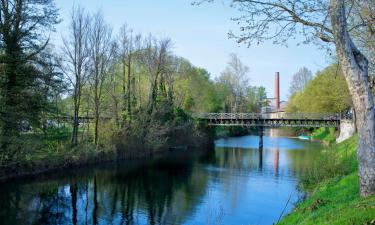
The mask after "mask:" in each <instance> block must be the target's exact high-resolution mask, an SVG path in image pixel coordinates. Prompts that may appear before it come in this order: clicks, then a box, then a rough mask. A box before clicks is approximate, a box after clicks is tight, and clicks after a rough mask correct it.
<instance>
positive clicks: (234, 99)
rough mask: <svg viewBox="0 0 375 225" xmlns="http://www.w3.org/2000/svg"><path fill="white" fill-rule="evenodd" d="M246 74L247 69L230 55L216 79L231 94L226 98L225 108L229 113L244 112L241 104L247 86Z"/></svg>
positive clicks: (235, 56)
mask: <svg viewBox="0 0 375 225" xmlns="http://www.w3.org/2000/svg"><path fill="white" fill-rule="evenodd" d="M248 73H249V67H247V66H246V65H244V64H243V63H242V62H241V60H240V59H239V58H238V56H237V55H236V54H233V53H232V54H231V55H230V60H229V62H228V65H227V67H226V68H225V70H224V71H223V72H222V73H221V75H220V77H219V78H218V82H219V83H221V84H222V85H224V86H225V87H226V88H227V89H228V90H229V91H230V93H231V94H230V95H229V96H227V104H228V105H227V108H228V110H229V111H231V112H240V111H243V110H244V107H243V104H242V103H243V102H244V98H245V95H246V90H247V88H248V85H249V79H248V78H247V76H248Z"/></svg>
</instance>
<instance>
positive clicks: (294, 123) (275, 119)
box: [193, 113, 342, 127]
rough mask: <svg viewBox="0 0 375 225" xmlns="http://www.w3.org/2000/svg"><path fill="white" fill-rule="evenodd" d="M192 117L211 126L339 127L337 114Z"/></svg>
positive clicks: (198, 115) (197, 114)
mask: <svg viewBox="0 0 375 225" xmlns="http://www.w3.org/2000/svg"><path fill="white" fill-rule="evenodd" d="M193 117H194V118H197V119H200V120H204V121H206V122H207V123H208V125H211V126H262V127H339V126H340V121H341V119H342V117H341V116H340V115H339V114H317V113H314V114H300V113H298V114H296V113H293V114H290V113H264V114H262V113H196V114H193Z"/></svg>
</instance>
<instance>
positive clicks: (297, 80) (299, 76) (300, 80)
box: [289, 67, 312, 96]
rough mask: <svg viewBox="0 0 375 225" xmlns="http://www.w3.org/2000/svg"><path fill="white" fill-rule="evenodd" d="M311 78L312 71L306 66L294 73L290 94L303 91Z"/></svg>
mask: <svg viewBox="0 0 375 225" xmlns="http://www.w3.org/2000/svg"><path fill="white" fill-rule="evenodd" d="M311 79H312V73H311V71H310V70H308V69H307V68H306V67H302V68H301V69H299V71H298V72H297V73H295V74H294V75H293V78H292V83H291V84H290V87H289V96H293V95H294V94H295V93H296V92H299V91H302V90H303V88H305V86H306V85H307V84H308V83H309V82H310V80H311Z"/></svg>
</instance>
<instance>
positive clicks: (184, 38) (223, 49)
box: [55, 0, 329, 100]
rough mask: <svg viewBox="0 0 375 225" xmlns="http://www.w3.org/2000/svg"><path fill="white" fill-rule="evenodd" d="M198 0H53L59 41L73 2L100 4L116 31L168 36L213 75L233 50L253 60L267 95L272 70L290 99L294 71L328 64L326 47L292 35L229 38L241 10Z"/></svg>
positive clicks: (256, 80)
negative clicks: (283, 41) (273, 39)
mask: <svg viewBox="0 0 375 225" xmlns="http://www.w3.org/2000/svg"><path fill="white" fill-rule="evenodd" d="M193 1H194V0H55V2H56V5H57V7H58V8H59V9H60V16H61V19H62V20H63V21H62V22H61V23H60V24H59V25H58V27H57V31H58V34H57V35H56V37H55V42H56V43H57V44H58V43H59V42H60V41H59V40H60V37H61V34H64V33H66V30H67V26H68V22H69V16H70V11H71V9H72V7H73V5H74V4H75V5H81V6H83V7H84V8H85V9H86V10H87V11H89V12H96V11H97V10H101V11H102V12H103V14H104V17H105V19H106V20H107V22H108V23H109V24H111V25H112V26H113V29H114V33H117V31H118V30H119V28H120V27H121V25H122V24H124V23H126V24H128V25H129V26H130V27H132V28H133V30H134V31H136V32H141V33H143V34H149V33H151V34H153V35H156V36H157V37H161V38H163V37H169V38H171V39H172V41H173V43H174V52H175V54H176V55H178V56H181V57H184V58H186V59H188V60H189V61H190V62H192V63H193V64H194V65H195V66H199V67H202V68H205V69H207V70H208V71H209V72H210V74H211V77H212V78H214V77H216V76H218V75H219V74H220V72H221V71H223V70H224V68H225V66H226V62H227V61H228V58H229V54H230V53H236V54H238V56H239V57H240V58H241V60H242V61H243V63H244V64H246V65H247V66H249V68H250V73H249V79H250V82H251V84H252V85H258V86H259V85H262V86H264V87H266V90H267V92H268V96H269V97H273V93H274V74H275V72H276V71H279V72H280V76H281V84H280V87H281V97H282V100H286V96H287V93H288V88H289V83H290V81H291V78H292V75H293V74H294V73H295V72H297V71H298V69H299V68H300V67H302V66H306V67H307V68H309V69H310V70H311V71H312V72H313V73H315V72H316V71H318V70H322V69H323V68H324V67H325V66H327V65H328V62H329V59H328V57H326V55H325V52H323V51H321V50H318V48H317V47H316V46H313V45H301V46H297V42H298V41H296V42H294V41H291V42H290V43H289V44H288V46H289V47H288V48H287V47H282V46H279V45H273V44H272V43H263V44H260V45H258V46H252V47H250V48H247V47H246V46H244V45H238V44H237V43H236V42H235V40H233V39H228V36H227V33H228V31H229V30H234V31H236V30H237V28H238V27H237V26H236V24H235V23H234V22H232V21H231V20H230V18H231V17H234V16H236V14H237V13H238V12H237V11H235V10H234V9H232V8H230V7H229V6H228V4H225V3H223V2H228V1H224V0H218V1H217V2H216V3H214V4H204V5H201V6H192V5H191V2H193Z"/></svg>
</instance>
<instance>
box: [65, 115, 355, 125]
mask: <svg viewBox="0 0 375 225" xmlns="http://www.w3.org/2000/svg"><path fill="white" fill-rule="evenodd" d="M192 117H193V118H196V119H199V120H202V121H206V122H207V124H208V125H210V126H248V127H250V126H254V127H275V128H276V127H340V122H341V120H344V119H351V118H348V117H347V116H346V117H344V116H342V115H341V114H328V113H284V112H278V113H193V114H192ZM111 118H112V117H111V116H101V117H100V120H110V119H111ZM58 120H60V121H61V122H71V121H73V120H74V119H73V116H60V117H58ZM78 121H79V123H91V122H93V121H94V117H93V116H80V117H78Z"/></svg>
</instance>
